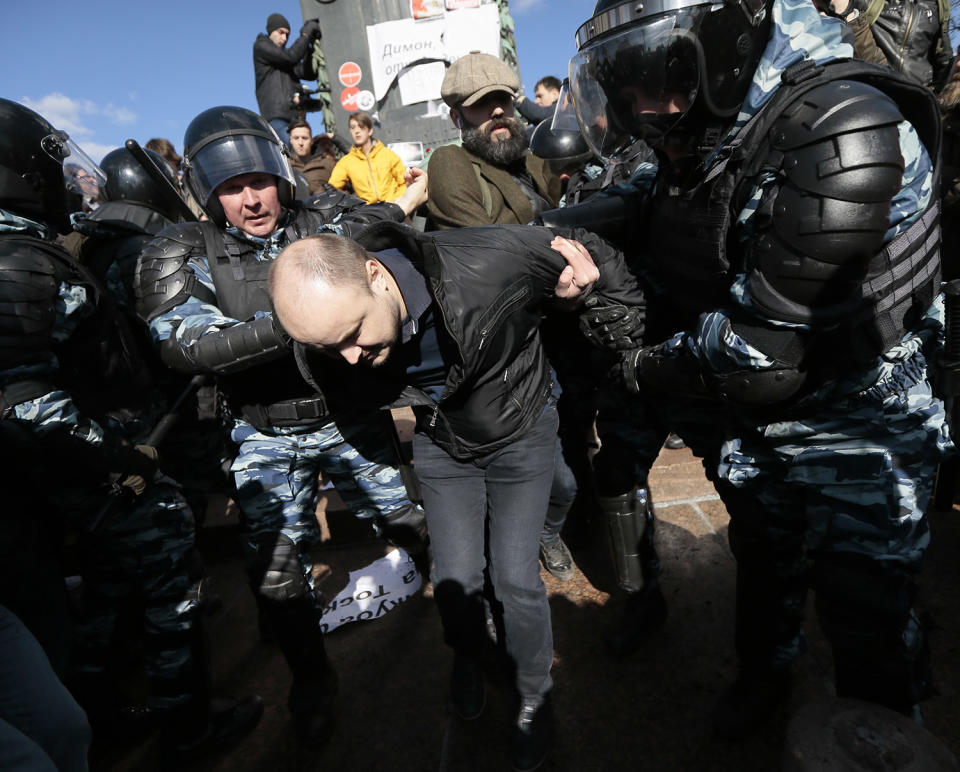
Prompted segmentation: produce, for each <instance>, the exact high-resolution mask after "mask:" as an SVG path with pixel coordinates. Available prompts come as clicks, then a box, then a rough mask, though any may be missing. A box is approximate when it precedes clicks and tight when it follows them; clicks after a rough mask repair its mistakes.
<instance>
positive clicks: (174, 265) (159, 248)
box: [133, 223, 206, 320]
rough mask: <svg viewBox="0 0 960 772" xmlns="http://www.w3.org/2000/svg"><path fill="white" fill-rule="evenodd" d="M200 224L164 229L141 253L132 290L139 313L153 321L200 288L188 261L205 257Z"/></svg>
mask: <svg viewBox="0 0 960 772" xmlns="http://www.w3.org/2000/svg"><path fill="white" fill-rule="evenodd" d="M205 251H206V246H205V244H204V241H203V230H202V229H201V226H200V223H176V224H174V225H170V226H169V227H166V228H164V229H163V230H162V231H160V233H158V234H157V236H156V238H154V239H153V240H152V241H151V242H150V243H148V244H147V245H146V246H145V247H144V248H143V251H142V252H141V253H140V260H139V263H138V265H137V274H136V276H135V277H134V282H133V288H134V291H135V292H136V295H137V313H138V314H140V316H142V317H143V318H144V319H147V320H150V319H153V318H154V317H155V316H158V315H159V314H162V313H164V312H166V311H168V310H169V309H171V308H173V307H174V306H177V305H179V304H180V303H183V302H184V301H185V300H186V299H187V298H188V297H189V296H190V295H191V294H192V293H193V291H194V289H198V291H199V288H200V287H201V286H202V285H198V284H197V281H196V276H195V275H194V273H193V271H191V270H190V269H189V268H187V260H189V259H190V258H191V257H194V256H198V255H203V254H205Z"/></svg>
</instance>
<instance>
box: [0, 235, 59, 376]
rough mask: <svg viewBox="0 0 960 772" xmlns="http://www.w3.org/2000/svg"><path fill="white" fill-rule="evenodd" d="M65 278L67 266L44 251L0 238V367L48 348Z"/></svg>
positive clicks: (19, 362) (49, 348) (23, 359)
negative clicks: (61, 284)
mask: <svg viewBox="0 0 960 772" xmlns="http://www.w3.org/2000/svg"><path fill="white" fill-rule="evenodd" d="M51 246H53V245H51ZM66 278H68V276H67V271H66V269H65V268H64V267H63V266H61V265H59V264H58V263H57V261H56V260H54V259H52V258H51V257H50V256H49V255H47V254H44V252H43V251H41V250H39V249H32V248H31V247H30V245H29V244H28V243H25V242H22V241H20V240H19V239H17V240H14V239H9V238H0V368H8V367H11V366H16V365H19V364H23V363H25V362H29V361H31V360H33V359H35V358H36V357H37V356H38V355H43V354H45V353H46V352H49V351H51V346H52V345H53V327H54V322H55V316H56V315H55V311H54V309H55V307H56V303H55V301H56V298H57V291H58V287H59V286H60V282H61V281H63V280H64V279H66Z"/></svg>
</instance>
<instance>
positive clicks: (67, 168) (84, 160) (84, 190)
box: [40, 131, 107, 203]
mask: <svg viewBox="0 0 960 772" xmlns="http://www.w3.org/2000/svg"><path fill="white" fill-rule="evenodd" d="M40 146H41V147H42V148H43V151H44V152H45V153H46V154H47V155H48V156H50V158H52V159H53V160H54V161H56V162H57V163H59V164H61V165H62V166H63V181H64V184H65V185H66V188H67V190H68V191H70V192H71V193H75V194H77V195H78V196H80V197H82V199H83V201H84V202H86V203H93V202H99V201H101V200H103V188H104V186H105V185H106V184H107V175H106V174H104V172H103V169H101V168H100V167H99V166H98V165H97V164H96V163H94V161H93V159H92V158H90V156H88V155H87V154H86V153H85V152H84V151H83V150H82V149H81V148H80V146H79V145H77V143H76V142H74V141H73V140H72V139H70V137H69V135H68V134H67V133H66V132H65V131H57V132H54V133H53V134H48V135H47V136H45V137H44V138H43V139H42V140H41V141H40Z"/></svg>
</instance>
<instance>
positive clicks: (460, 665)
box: [450, 654, 487, 721]
mask: <svg viewBox="0 0 960 772" xmlns="http://www.w3.org/2000/svg"><path fill="white" fill-rule="evenodd" d="M486 704H487V692H486V687H485V685H484V681H483V666H482V665H481V664H480V660H478V659H475V658H473V657H465V656H462V655H459V654H458V655H456V657H454V660H453V673H451V675H450V705H451V707H452V708H453V712H454V713H456V714H457V715H458V716H460V718H462V719H463V720H464V721H473V720H474V719H477V718H480V716H481V714H482V713H483V709H484V707H486Z"/></svg>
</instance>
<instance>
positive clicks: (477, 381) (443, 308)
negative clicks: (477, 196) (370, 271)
mask: <svg viewBox="0 0 960 772" xmlns="http://www.w3.org/2000/svg"><path fill="white" fill-rule="evenodd" d="M555 233H556V231H553V230H551V229H548V228H534V227H518V226H496V227H483V228H461V229H457V230H448V231H442V232H438V233H427V234H422V233H419V232H417V231H415V230H413V229H412V228H407V227H405V226H402V225H398V224H395V223H388V222H382V223H377V224H375V225H372V226H370V227H368V228H365V229H364V230H361V231H359V232H358V233H357V234H355V235H354V238H355V239H356V240H357V241H358V242H359V243H360V244H361V245H362V246H363V247H364V248H365V249H366V250H368V251H370V252H376V251H380V250H384V249H390V248H396V249H399V250H400V251H401V252H402V253H403V254H404V255H405V256H406V257H407V258H408V259H409V260H410V261H411V262H412V263H413V264H414V265H415V266H416V267H417V269H418V270H419V271H420V272H421V273H422V274H424V275H425V276H426V277H427V279H428V281H429V289H430V294H431V296H432V297H433V300H434V312H435V314H436V319H437V328H438V337H439V338H440V341H441V354H442V356H443V359H444V364H445V366H446V368H447V379H446V384H445V385H444V390H443V393H442V395H441V397H440V399H439V401H438V402H435V401H434V400H432V399H431V398H430V397H428V396H427V395H426V394H425V393H424V392H422V391H420V390H419V389H416V388H413V387H411V386H407V385H405V384H404V383H403V372H401V371H394V372H393V373H392V377H394V378H396V379H397V383H398V391H399V392H400V393H399V396H398V397H397V399H396V400H395V401H394V402H393V404H392V405H391V406H393V407H400V406H412V407H413V409H414V413H415V414H416V416H417V428H418V430H420V431H423V432H425V433H426V434H428V435H429V436H430V437H431V438H432V439H433V440H434V441H435V442H436V443H437V444H438V445H439V446H440V447H442V448H443V449H444V450H445V451H446V452H447V453H449V454H450V455H451V456H453V457H454V458H456V459H459V460H469V459H474V458H477V457H479V456H482V455H484V454H487V453H490V452H492V451H495V450H497V449H498V448H502V447H505V446H506V445H509V444H510V443H511V442H513V441H515V440H516V439H518V438H519V437H521V436H522V435H523V434H524V433H526V432H527V431H528V430H529V429H530V427H531V426H533V424H534V422H535V421H536V420H537V418H538V417H539V416H540V414H541V412H542V411H543V408H544V406H545V405H546V403H547V400H548V398H549V397H550V393H551V391H552V389H553V379H552V377H551V373H550V366H549V364H548V362H547V357H546V355H545V353H544V350H543V345H542V343H541V340H540V323H541V320H542V316H543V312H544V309H545V308H546V307H549V306H550V305H551V301H552V300H553V299H554V288H555V287H556V283H557V277H558V276H559V274H560V272H561V271H562V270H563V268H564V267H565V266H566V262H565V261H564V259H563V257H562V256H561V255H560V253H559V252H556V251H554V250H553V249H551V248H550V241H551V240H552V239H553V237H554V235H555ZM566 233H568V234H569V233H570V232H569V231H568V232H566ZM572 236H573V238H576V239H578V240H579V241H580V242H581V243H583V244H584V246H586V247H587V249H589V250H590V253H591V255H592V256H593V259H594V261H595V262H596V264H597V265H598V266H599V268H600V272H601V276H600V280H599V281H598V282H597V285H596V288H595V292H597V293H598V294H600V295H602V296H604V297H606V298H609V299H610V300H611V301H615V302H620V303H623V304H627V305H633V306H642V305H643V302H644V301H643V295H642V294H641V292H640V290H639V289H638V288H637V284H636V282H635V281H634V279H633V277H632V275H631V274H630V273H629V271H628V270H627V268H626V266H625V264H624V262H623V259H622V255H621V254H620V253H619V252H617V251H616V250H614V249H613V248H612V247H611V246H610V245H609V244H607V243H606V242H604V241H602V240H601V239H600V238H599V237H597V236H595V235H593V234H591V233H588V232H587V231H583V230H577V231H575V232H573V233H572ZM400 353H402V352H400ZM400 358H401V357H399V356H398V357H397V359H400ZM397 364H398V363H397V362H388V363H387V365H386V366H385V368H378V369H377V370H376V371H375V373H376V374H378V377H379V375H382V376H383V377H391V373H390V370H391V368H393V367H396V366H397ZM382 371H386V372H382Z"/></svg>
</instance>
